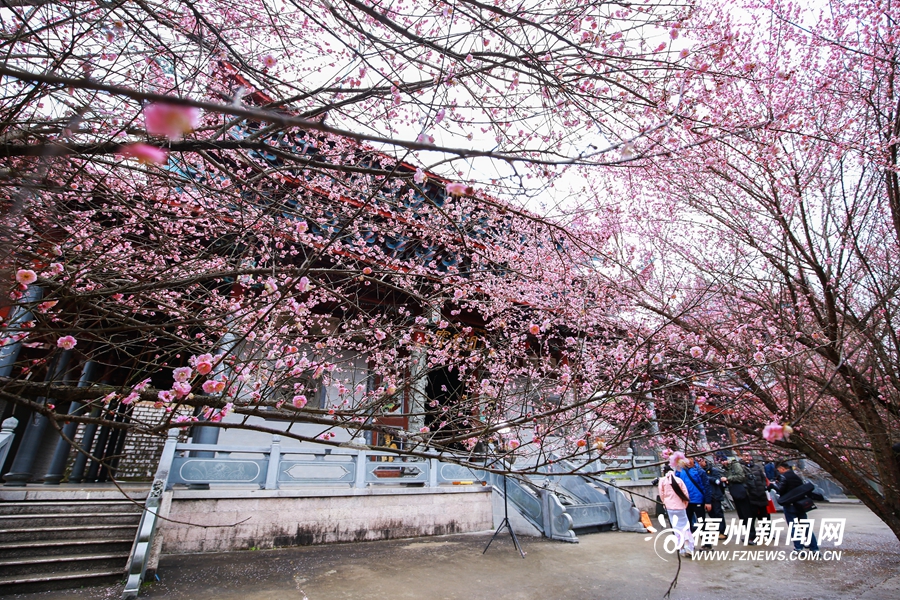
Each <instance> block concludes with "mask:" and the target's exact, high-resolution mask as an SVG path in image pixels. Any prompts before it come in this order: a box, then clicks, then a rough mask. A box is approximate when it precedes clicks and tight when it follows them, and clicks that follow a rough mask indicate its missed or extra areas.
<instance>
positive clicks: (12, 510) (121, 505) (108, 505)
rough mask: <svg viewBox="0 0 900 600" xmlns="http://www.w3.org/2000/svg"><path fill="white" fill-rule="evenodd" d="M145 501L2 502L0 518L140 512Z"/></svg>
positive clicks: (0, 503) (0, 504)
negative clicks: (48, 514)
mask: <svg viewBox="0 0 900 600" xmlns="http://www.w3.org/2000/svg"><path fill="white" fill-rule="evenodd" d="M143 504H144V501H143V500H137V501H136V503H135V502H129V501H128V500H54V501H48V500H41V501H24V502H0V518H2V517H4V516H7V515H27V514H45V513H57V514H58V513H76V514H77V513H84V512H92V513H95V512H109V513H113V512H115V513H130V512H140V511H141V507H142V506H143Z"/></svg>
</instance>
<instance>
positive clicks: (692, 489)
mask: <svg viewBox="0 0 900 600" xmlns="http://www.w3.org/2000/svg"><path fill="white" fill-rule="evenodd" d="M675 476H676V477H678V478H679V479H681V480H682V481H683V482H684V485H685V487H687V490H688V506H687V515H688V520H689V521H690V522H691V531H697V524H698V522H699V520H700V519H705V518H706V511H707V510H709V509H710V508H712V506H710V502H712V499H711V498H710V496H709V486H707V484H706V473H705V472H704V471H703V470H702V469H701V468H700V467H698V466H697V465H696V464H695V463H694V459H693V458H688V459H687V465H686V466H684V467H682V468H680V469H678V470H677V471H675ZM711 547H712V546H710V548H711Z"/></svg>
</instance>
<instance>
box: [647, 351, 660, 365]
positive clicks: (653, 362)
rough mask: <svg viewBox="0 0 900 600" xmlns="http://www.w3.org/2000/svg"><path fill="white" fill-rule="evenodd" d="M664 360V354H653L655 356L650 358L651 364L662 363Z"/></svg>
mask: <svg viewBox="0 0 900 600" xmlns="http://www.w3.org/2000/svg"><path fill="white" fill-rule="evenodd" d="M662 361H663V356H662V354H660V353H656V354H654V355H653V358H651V359H650V364H652V365H658V364H661V363H662Z"/></svg>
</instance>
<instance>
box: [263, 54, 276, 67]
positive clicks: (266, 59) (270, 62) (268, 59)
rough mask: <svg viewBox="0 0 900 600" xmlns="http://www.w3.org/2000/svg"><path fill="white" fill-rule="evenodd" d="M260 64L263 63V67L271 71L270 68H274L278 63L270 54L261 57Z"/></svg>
mask: <svg viewBox="0 0 900 600" xmlns="http://www.w3.org/2000/svg"><path fill="white" fill-rule="evenodd" d="M262 62H263V65H264V66H265V67H266V68H267V69H271V68H272V67H274V66H275V63H277V62H278V61H277V60H275V57H274V56H272V55H271V54H266V55H265V56H263V57H262Z"/></svg>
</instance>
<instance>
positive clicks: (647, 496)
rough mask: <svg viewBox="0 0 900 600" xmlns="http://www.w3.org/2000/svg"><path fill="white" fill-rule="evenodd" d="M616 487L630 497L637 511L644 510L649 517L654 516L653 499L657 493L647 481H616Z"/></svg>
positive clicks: (654, 506)
mask: <svg viewBox="0 0 900 600" xmlns="http://www.w3.org/2000/svg"><path fill="white" fill-rule="evenodd" d="M615 483H616V485H617V486H618V487H619V489H621V490H622V491H623V492H625V495H626V496H628V497H630V499H631V501H632V502H634V505H635V506H636V507H637V509H638V510H645V511H647V514H648V515H650V516H651V517H655V516H656V502H655V498H656V496H657V494H659V491H658V489H657V487H656V486H655V485H650V483H649V482H647V481H639V482H638V481H616V482H615Z"/></svg>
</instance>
